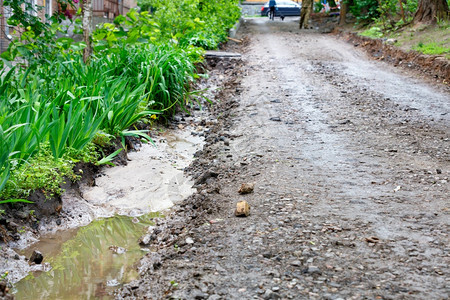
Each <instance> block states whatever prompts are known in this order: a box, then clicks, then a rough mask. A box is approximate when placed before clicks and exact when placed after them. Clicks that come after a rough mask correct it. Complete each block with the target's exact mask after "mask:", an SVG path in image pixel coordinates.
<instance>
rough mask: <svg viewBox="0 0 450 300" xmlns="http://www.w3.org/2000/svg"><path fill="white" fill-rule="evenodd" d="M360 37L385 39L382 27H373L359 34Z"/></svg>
mask: <svg viewBox="0 0 450 300" xmlns="http://www.w3.org/2000/svg"><path fill="white" fill-rule="evenodd" d="M359 35H362V36H367V37H370V38H375V39H378V38H382V37H383V32H382V30H381V28H380V27H377V26H373V27H370V28H369V29H366V30H364V31H363V32H361V33H359Z"/></svg>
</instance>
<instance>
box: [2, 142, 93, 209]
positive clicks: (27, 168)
mask: <svg viewBox="0 0 450 300" xmlns="http://www.w3.org/2000/svg"><path fill="white" fill-rule="evenodd" d="M97 157H98V155H97V153H96V151H95V147H94V146H93V145H90V146H89V147H87V148H85V149H84V151H77V150H75V149H70V150H69V151H66V153H65V154H64V155H63V156H62V157H61V158H59V159H54V158H52V153H51V150H50V145H49V144H48V143H45V144H43V145H42V147H41V150H40V151H39V152H38V153H37V154H36V155H34V156H33V157H31V158H30V159H29V160H28V161H27V162H26V163H24V164H22V165H20V166H16V167H15V168H13V169H12V171H11V179H10V180H9V181H8V182H7V184H6V186H5V188H4V189H3V190H2V191H1V192H0V199H6V201H9V200H10V199H14V198H26V197H28V196H29V194H30V192H31V191H33V190H36V189H42V190H43V191H44V192H45V193H46V195H47V196H48V197H51V196H53V195H57V194H60V193H61V192H62V190H61V188H60V185H61V184H62V183H63V182H64V180H65V178H69V179H70V180H73V181H75V180H76V179H78V176H77V175H75V173H74V171H73V167H74V165H75V163H76V162H78V161H80V160H83V161H86V162H95V161H97V159H98V158H97Z"/></svg>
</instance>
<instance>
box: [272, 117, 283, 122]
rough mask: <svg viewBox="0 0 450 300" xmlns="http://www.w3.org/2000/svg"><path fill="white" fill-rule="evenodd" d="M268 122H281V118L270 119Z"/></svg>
mask: <svg viewBox="0 0 450 300" xmlns="http://www.w3.org/2000/svg"><path fill="white" fill-rule="evenodd" d="M269 120H270V121H274V122H281V118H280V117H272V118H270V119H269Z"/></svg>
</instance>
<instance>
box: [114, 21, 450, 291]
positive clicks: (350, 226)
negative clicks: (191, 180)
mask: <svg viewBox="0 0 450 300" xmlns="http://www.w3.org/2000/svg"><path fill="white" fill-rule="evenodd" d="M297 21H298V19H297V20H295V19H290V20H285V21H284V22H281V21H280V20H276V21H274V22H272V21H268V20H266V19H262V18H253V19H251V18H250V19H246V20H245V22H244V24H243V28H241V29H240V33H239V36H238V38H239V39H243V40H244V43H243V44H244V45H242V46H241V47H240V49H236V48H232V49H229V50H230V51H233V50H234V51H241V52H242V60H236V59H231V60H226V59H225V60H210V64H212V65H214V66H215V68H213V69H212V71H211V81H212V82H213V81H214V79H215V78H216V80H219V79H218V78H221V80H222V81H223V82H225V83H224V89H223V90H222V91H221V93H222V94H221V96H222V102H221V104H220V105H219V106H218V107H215V110H214V111H213V113H215V114H216V116H217V118H218V120H219V123H218V125H217V126H216V127H214V128H213V129H212V130H211V131H210V132H209V134H208V136H207V138H206V142H207V144H206V146H205V147H204V149H203V151H201V152H199V153H198V155H197V157H198V158H197V160H196V162H195V163H194V164H193V165H192V167H191V172H192V174H193V175H194V177H197V188H198V193H197V194H195V195H193V196H191V197H190V198H189V199H187V200H186V201H184V202H182V203H181V204H178V205H177V206H175V208H174V210H173V213H172V215H171V216H170V217H168V218H166V219H165V220H161V221H160V222H158V224H157V226H155V227H154V229H153V231H151V232H150V233H149V237H150V238H149V240H151V241H152V242H150V244H151V245H152V246H153V247H156V248H158V249H159V250H158V251H157V252H155V253H150V254H148V255H147V256H146V257H145V258H144V259H143V260H142V261H141V267H140V274H141V279H139V280H136V281H133V282H131V283H130V284H128V285H126V286H125V287H123V288H122V289H121V290H120V292H119V293H118V294H117V298H118V299H120V298H122V297H124V298H133V297H135V298H139V299H141V298H147V299H160V298H164V297H167V298H174V299H179V298H181V299H446V298H448V274H449V268H448V266H449V260H448V258H449V247H448V245H449V240H448V226H449V215H448V213H449V212H448V200H449V194H450V191H449V183H448V180H449V172H450V168H449V167H450V160H449V158H450V152H449V150H450V144H449V138H450V131H449V128H450V114H449V113H450V101H449V93H448V89H447V88H446V87H445V86H433V85H429V84H426V83H424V81H423V80H419V79H417V77H415V76H414V75H412V74H409V73H405V71H402V70H400V69H396V68H394V67H393V66H390V65H388V64H386V63H383V62H379V61H373V60H370V59H368V58H367V57H366V54H364V53H363V52H360V50H358V49H356V48H355V47H353V45H350V44H347V43H345V42H342V41H340V40H337V39H335V38H334V37H333V36H330V35H323V34H319V33H318V32H316V31H315V30H301V31H299V30H298V22H297ZM224 76H226V78H225V79H224ZM243 183H254V191H253V192H252V193H249V194H239V193H238V190H239V188H240V186H241V184H243ZM241 200H245V201H247V202H248V203H249V205H250V215H249V216H248V217H243V218H238V217H235V216H234V210H235V208H236V203H237V202H238V201H241Z"/></svg>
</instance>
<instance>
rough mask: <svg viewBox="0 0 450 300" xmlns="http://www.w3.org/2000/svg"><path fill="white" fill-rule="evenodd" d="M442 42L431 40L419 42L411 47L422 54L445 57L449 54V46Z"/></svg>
mask: <svg viewBox="0 0 450 300" xmlns="http://www.w3.org/2000/svg"><path fill="white" fill-rule="evenodd" d="M443 43H444V42H440V43H437V42H431V43H423V42H419V43H418V44H417V46H415V47H414V48H413V49H414V50H416V51H419V52H421V53H423V54H429V55H445V56H446V57H447V58H449V56H450V48H448V47H445V46H444V45H443Z"/></svg>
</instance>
